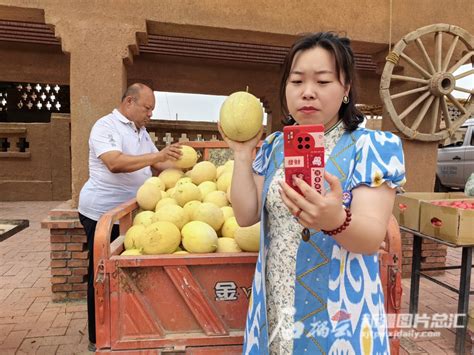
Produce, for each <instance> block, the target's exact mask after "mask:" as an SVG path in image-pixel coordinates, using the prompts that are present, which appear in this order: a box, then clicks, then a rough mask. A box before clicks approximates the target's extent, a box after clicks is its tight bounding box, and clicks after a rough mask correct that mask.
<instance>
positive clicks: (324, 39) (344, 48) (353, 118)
mask: <svg viewBox="0 0 474 355" xmlns="http://www.w3.org/2000/svg"><path fill="white" fill-rule="evenodd" d="M315 47H321V48H323V49H325V50H327V51H329V52H330V53H332V54H333V55H334V58H335V60H336V72H337V76H338V79H339V80H341V78H340V76H341V73H342V75H343V77H344V84H345V85H350V86H351V89H350V91H349V95H348V96H349V103H347V104H345V103H342V104H341V108H340V109H339V118H341V119H342V121H343V123H344V127H345V129H346V130H348V131H353V130H355V129H356V128H357V127H358V126H359V124H361V123H362V122H363V121H364V115H363V114H362V113H361V112H360V111H359V110H358V109H357V108H356V105H355V104H356V101H357V90H356V87H355V86H356V85H355V81H356V75H355V60H354V53H353V52H352V48H351V41H350V40H349V38H346V37H339V36H338V35H336V34H335V33H333V32H318V33H313V34H309V35H306V36H304V37H302V38H300V39H298V40H297V41H296V42H295V43H294V44H293V46H292V47H291V48H290V51H289V53H288V55H287V56H286V58H285V62H284V64H283V76H282V78H281V82H280V103H281V108H282V111H283V114H284V115H285V119H283V121H282V122H283V124H284V125H292V124H295V120H294V119H293V117H291V115H289V112H288V106H287V104H286V94H285V93H286V84H287V81H288V77H289V76H290V71H291V66H292V64H293V59H294V58H295V55H296V54H297V53H298V52H301V51H306V50H308V49H312V48H315Z"/></svg>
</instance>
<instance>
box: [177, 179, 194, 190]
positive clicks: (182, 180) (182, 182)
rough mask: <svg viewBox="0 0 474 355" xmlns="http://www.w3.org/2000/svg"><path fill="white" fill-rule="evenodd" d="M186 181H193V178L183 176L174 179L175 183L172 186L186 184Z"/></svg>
mask: <svg viewBox="0 0 474 355" xmlns="http://www.w3.org/2000/svg"><path fill="white" fill-rule="evenodd" d="M188 182H193V179H191V178H190V177H189V176H183V177H182V178H180V179H179V180H178V181H176V184H175V185H174V187H175V188H176V187H178V186H180V185H184V184H187V183H188Z"/></svg>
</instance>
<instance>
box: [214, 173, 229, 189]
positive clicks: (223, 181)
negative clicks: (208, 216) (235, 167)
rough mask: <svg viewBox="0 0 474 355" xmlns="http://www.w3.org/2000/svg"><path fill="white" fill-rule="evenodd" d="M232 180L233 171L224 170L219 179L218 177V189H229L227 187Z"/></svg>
mask: <svg viewBox="0 0 474 355" xmlns="http://www.w3.org/2000/svg"><path fill="white" fill-rule="evenodd" d="M231 182H232V173H230V172H224V173H223V174H222V175H221V176H220V177H219V179H217V189H218V190H220V191H224V192H226V191H227V188H228V187H229V186H230V184H231Z"/></svg>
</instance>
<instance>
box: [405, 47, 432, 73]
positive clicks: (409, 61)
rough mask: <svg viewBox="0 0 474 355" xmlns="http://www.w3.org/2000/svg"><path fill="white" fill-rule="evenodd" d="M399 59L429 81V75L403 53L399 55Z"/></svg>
mask: <svg viewBox="0 0 474 355" xmlns="http://www.w3.org/2000/svg"><path fill="white" fill-rule="evenodd" d="M400 57H402V58H403V59H405V60H406V61H407V63H408V64H410V65H411V66H412V67H413V69H415V70H416V71H417V72H418V73H420V74H421V75H422V76H423V77H424V78H426V79H429V78H431V74H430V73H428V72H427V71H426V70H425V69H423V68H422V67H421V66H420V65H419V64H418V63H417V62H415V61H414V60H413V59H411V58H410V57H409V56H407V55H406V54H405V53H401V54H400Z"/></svg>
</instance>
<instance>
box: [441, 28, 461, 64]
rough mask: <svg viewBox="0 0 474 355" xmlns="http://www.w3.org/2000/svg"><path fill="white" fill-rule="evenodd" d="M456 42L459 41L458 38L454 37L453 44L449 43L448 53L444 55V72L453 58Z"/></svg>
mask: <svg viewBox="0 0 474 355" xmlns="http://www.w3.org/2000/svg"><path fill="white" fill-rule="evenodd" d="M458 40H459V36H456V37H454V40H453V43H451V46H450V47H449V50H448V53H447V54H446V58H444V63H443V71H444V72H445V71H446V70H447V69H448V65H449V62H450V61H451V57H452V56H453V53H454V48H456V45H457V44H458Z"/></svg>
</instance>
